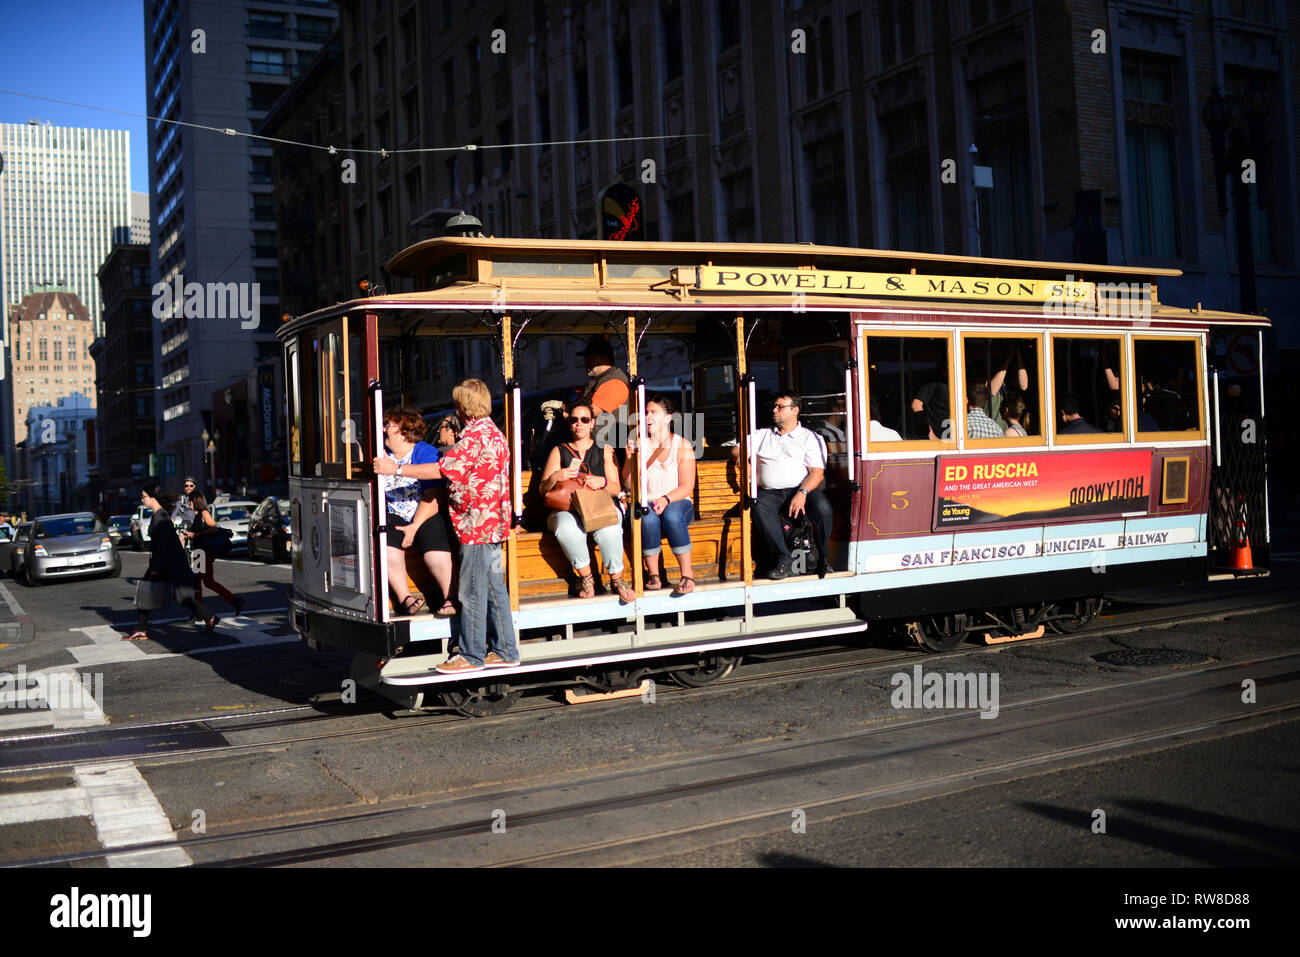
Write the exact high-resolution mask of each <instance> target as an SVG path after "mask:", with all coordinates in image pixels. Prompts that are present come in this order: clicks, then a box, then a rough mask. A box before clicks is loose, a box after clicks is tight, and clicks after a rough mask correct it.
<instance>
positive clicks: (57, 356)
mask: <svg viewBox="0 0 1300 957" xmlns="http://www.w3.org/2000/svg"><path fill="white" fill-rule="evenodd" d="M54 361H55V362H62V361H63V340H62V339H55V340H54Z"/></svg>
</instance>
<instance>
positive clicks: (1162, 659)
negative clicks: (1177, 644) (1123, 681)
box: [1093, 648, 1214, 668]
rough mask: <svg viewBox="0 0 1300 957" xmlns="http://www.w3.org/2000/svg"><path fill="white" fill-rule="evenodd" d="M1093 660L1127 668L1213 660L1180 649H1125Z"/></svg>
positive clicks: (1196, 663) (1094, 657) (1195, 652)
mask: <svg viewBox="0 0 1300 957" xmlns="http://www.w3.org/2000/svg"><path fill="white" fill-rule="evenodd" d="M1093 660H1094V661H1100V662H1104V663H1105V664H1108V665H1124V666H1126V667H1129V668H1151V667H1157V666H1159V665H1198V664H1201V663H1202V662H1205V661H1213V660H1214V659H1213V658H1211V657H1210V656H1209V655H1203V654H1201V653H1200V652H1198V651H1183V650H1182V649H1180V648H1125V649H1124V650H1123V651H1107V652H1106V653H1104V654H1100V655H1094V656H1093Z"/></svg>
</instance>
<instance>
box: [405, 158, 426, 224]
mask: <svg viewBox="0 0 1300 957" xmlns="http://www.w3.org/2000/svg"><path fill="white" fill-rule="evenodd" d="M420 179H421V177H420V168H419V167H418V166H417V167H416V168H415V169H413V170H411V171H410V172H408V173H407V174H406V205H407V207H408V208H409V209H410V210H411V212H412V213H415V212H417V211H418V210H419V209H420V206H421V205H422V203H423V197H424V188H423V186H422V184H421V182H420Z"/></svg>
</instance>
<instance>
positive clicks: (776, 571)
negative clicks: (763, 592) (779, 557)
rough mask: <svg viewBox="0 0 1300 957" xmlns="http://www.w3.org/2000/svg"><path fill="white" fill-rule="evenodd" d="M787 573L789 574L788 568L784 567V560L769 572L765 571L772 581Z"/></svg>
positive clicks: (783, 576)
mask: <svg viewBox="0 0 1300 957" xmlns="http://www.w3.org/2000/svg"><path fill="white" fill-rule="evenodd" d="M789 574H790V569H788V568H786V567H785V562H781V563H779V564H778V565H777V566H776V567H775V568H773V569H772V570H771V571H770V572H768V573H767V577H768V578H770V579H772V580H773V581H777V580H779V579H782V578H786V577H788V576H789Z"/></svg>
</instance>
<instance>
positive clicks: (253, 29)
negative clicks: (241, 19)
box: [248, 10, 285, 40]
mask: <svg viewBox="0 0 1300 957" xmlns="http://www.w3.org/2000/svg"><path fill="white" fill-rule="evenodd" d="M248 35H249V36H250V37H257V38H258V39H260V40H283V39H284V38H285V36H284V14H283V13H264V12H262V11H260V10H249V11H248Z"/></svg>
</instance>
